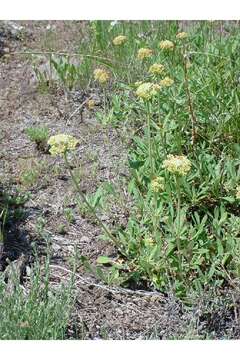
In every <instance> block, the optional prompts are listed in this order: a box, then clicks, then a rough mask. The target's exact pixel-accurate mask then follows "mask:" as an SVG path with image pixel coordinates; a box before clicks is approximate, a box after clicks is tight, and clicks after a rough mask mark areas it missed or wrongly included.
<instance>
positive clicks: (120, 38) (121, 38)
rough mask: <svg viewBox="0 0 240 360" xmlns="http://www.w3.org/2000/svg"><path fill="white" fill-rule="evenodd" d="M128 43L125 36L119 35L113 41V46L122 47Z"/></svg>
mask: <svg viewBox="0 0 240 360" xmlns="http://www.w3.org/2000/svg"><path fill="white" fill-rule="evenodd" d="M126 42H127V37H126V36H124V35H118V36H116V37H115V38H114V39H113V45H115V46H121V45H123V44H125V43H126Z"/></svg>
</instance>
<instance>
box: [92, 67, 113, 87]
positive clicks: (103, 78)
mask: <svg viewBox="0 0 240 360" xmlns="http://www.w3.org/2000/svg"><path fill="white" fill-rule="evenodd" d="M94 79H95V80H96V81H98V82H99V83H100V84H106V82H107V81H108V80H109V79H110V75H109V73H108V72H107V71H106V70H103V69H95V70H94Z"/></svg>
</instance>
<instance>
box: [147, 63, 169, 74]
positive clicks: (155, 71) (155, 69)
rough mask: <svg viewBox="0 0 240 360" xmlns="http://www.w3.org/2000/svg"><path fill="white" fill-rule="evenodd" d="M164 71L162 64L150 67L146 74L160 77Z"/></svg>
mask: <svg viewBox="0 0 240 360" xmlns="http://www.w3.org/2000/svg"><path fill="white" fill-rule="evenodd" d="M164 70H165V66H164V65H162V64H156V63H155V64H153V65H151V66H150V68H149V70H148V72H149V73H150V74H152V75H160V74H162V73H163V71H164Z"/></svg>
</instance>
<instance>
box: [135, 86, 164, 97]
mask: <svg viewBox="0 0 240 360" xmlns="http://www.w3.org/2000/svg"><path fill="white" fill-rule="evenodd" d="M160 89H161V87H160V86H159V85H158V84H153V83H150V82H147V83H142V84H141V85H139V86H138V88H137V90H136V95H137V96H138V97H139V98H140V99H142V100H146V101H149V100H151V99H152V98H153V97H154V96H156V95H157V94H158V91H160Z"/></svg>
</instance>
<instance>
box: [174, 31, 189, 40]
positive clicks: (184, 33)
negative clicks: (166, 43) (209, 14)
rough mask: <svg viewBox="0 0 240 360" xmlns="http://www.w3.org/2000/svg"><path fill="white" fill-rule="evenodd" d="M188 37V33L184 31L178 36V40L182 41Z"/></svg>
mask: <svg viewBox="0 0 240 360" xmlns="http://www.w3.org/2000/svg"><path fill="white" fill-rule="evenodd" d="M187 37H188V33H186V32H185V31H182V32H180V33H178V34H177V35H176V38H177V39H180V40H182V39H186V38H187Z"/></svg>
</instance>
